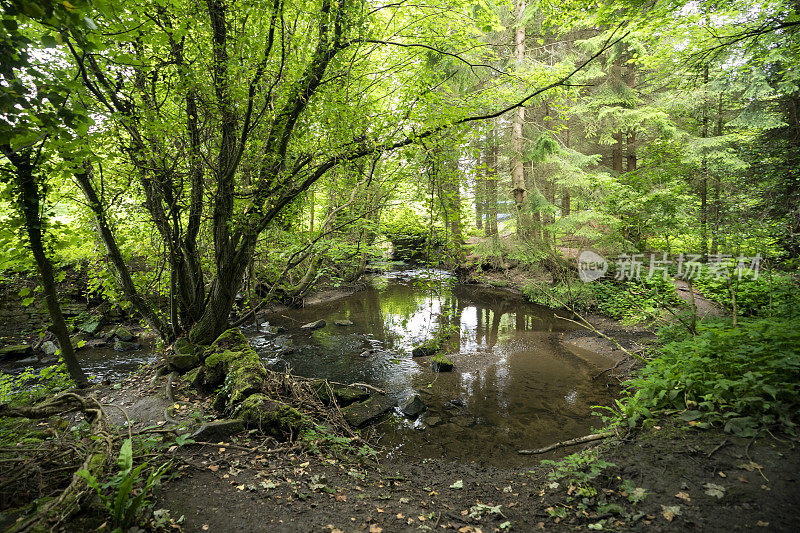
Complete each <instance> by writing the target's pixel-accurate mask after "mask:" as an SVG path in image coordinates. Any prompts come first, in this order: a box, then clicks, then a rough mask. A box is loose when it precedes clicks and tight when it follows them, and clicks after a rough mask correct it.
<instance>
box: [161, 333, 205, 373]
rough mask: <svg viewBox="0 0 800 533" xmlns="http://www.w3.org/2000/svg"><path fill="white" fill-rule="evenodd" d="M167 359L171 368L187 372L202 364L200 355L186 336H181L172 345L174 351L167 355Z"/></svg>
mask: <svg viewBox="0 0 800 533" xmlns="http://www.w3.org/2000/svg"><path fill="white" fill-rule="evenodd" d="M166 360H167V364H168V365H169V366H170V368H172V369H174V370H177V371H179V372H185V371H186V370H190V369H192V368H194V367H196V366H197V365H198V364H200V355H199V354H198V353H197V349H196V348H195V346H194V345H193V344H192V343H191V342H189V340H188V339H187V338H186V337H181V338H180V339H178V340H176V341H175V344H173V345H172V352H171V353H169V354H168V355H167V357H166Z"/></svg>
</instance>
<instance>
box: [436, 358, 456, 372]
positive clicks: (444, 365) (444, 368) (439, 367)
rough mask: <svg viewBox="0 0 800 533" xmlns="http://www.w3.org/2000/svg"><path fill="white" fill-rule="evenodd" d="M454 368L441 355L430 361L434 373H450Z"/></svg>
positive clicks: (449, 361) (451, 363) (448, 360)
mask: <svg viewBox="0 0 800 533" xmlns="http://www.w3.org/2000/svg"><path fill="white" fill-rule="evenodd" d="M454 366H455V365H454V364H453V362H452V361H451V360H450V359H449V358H448V357H447V356H445V355H442V354H437V355H436V356H435V357H434V358H433V361H431V368H433V371H434V372H451V371H452V370H453V367H454Z"/></svg>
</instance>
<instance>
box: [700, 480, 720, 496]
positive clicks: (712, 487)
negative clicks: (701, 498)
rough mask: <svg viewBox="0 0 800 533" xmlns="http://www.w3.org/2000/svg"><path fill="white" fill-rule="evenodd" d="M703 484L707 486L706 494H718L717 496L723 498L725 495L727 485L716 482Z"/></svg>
mask: <svg viewBox="0 0 800 533" xmlns="http://www.w3.org/2000/svg"><path fill="white" fill-rule="evenodd" d="M703 486H704V487H705V488H706V494H708V495H709V496H716V497H717V498H722V497H723V496H725V487H723V486H722V485H717V484H716V483H704V484H703Z"/></svg>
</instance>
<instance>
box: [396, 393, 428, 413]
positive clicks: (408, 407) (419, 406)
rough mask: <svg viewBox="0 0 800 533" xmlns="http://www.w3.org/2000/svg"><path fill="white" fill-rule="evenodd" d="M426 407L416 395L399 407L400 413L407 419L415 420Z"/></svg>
mask: <svg viewBox="0 0 800 533" xmlns="http://www.w3.org/2000/svg"><path fill="white" fill-rule="evenodd" d="M425 409H427V407H426V406H425V404H424V403H423V401H422V398H420V397H419V395H418V394H415V395H414V396H412V397H411V398H409V399H408V400H406V401H405V402H403V403H402V404H401V405H400V412H402V413H403V414H404V415H406V416H407V417H408V418H417V417H418V416H419V415H420V414H422V412H423V411H425Z"/></svg>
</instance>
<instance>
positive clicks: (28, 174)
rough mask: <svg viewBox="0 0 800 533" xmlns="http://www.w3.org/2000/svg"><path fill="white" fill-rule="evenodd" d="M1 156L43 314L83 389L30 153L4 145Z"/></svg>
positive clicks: (80, 370) (66, 361) (70, 373)
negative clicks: (10, 171) (7, 164)
mask: <svg viewBox="0 0 800 533" xmlns="http://www.w3.org/2000/svg"><path fill="white" fill-rule="evenodd" d="M2 152H3V153H4V154H5V155H6V157H8V159H9V161H11V163H12V164H13V165H14V167H16V172H15V173H14V181H15V182H16V186H17V188H18V189H19V192H20V202H19V208H20V210H21V211H22V214H23V217H24V220H25V231H26V233H27V235H28V243H29V244H30V247H31V252H32V253H33V257H34V259H35V260H36V266H37V268H38V269H39V277H40V279H41V282H42V288H43V289H44V298H45V303H46V304H47V312H48V313H49V314H50V320H52V321H53V333H54V334H55V336H56V339H57V340H58V345H59V347H60V348H61V357H63V358H64V362H65V363H66V364H67V370H68V371H69V375H70V377H71V378H72V380H73V381H74V382H75V384H76V385H77V386H78V387H79V388H85V387H87V386H88V385H89V381H88V379H86V374H84V372H83V369H82V368H81V365H80V364H79V363H78V358H77V357H76V356H75V350H74V349H73V347H72V341H71V340H70V338H69V330H68V329H67V323H66V322H65V321H64V315H63V314H62V313H61V306H60V305H59V303H58V294H57V293H56V283H55V278H54V276H53V265H52V264H51V263H50V259H48V258H47V255H46V254H45V252H44V245H43V244H42V225H43V220H42V217H41V216H40V205H39V201H40V197H39V186H38V184H37V183H36V180H35V178H34V176H33V169H34V164H33V162H32V161H31V149H30V148H28V149H26V150H25V151H23V152H13V151H12V150H11V147H10V146H8V145H4V146H3V147H2Z"/></svg>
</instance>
